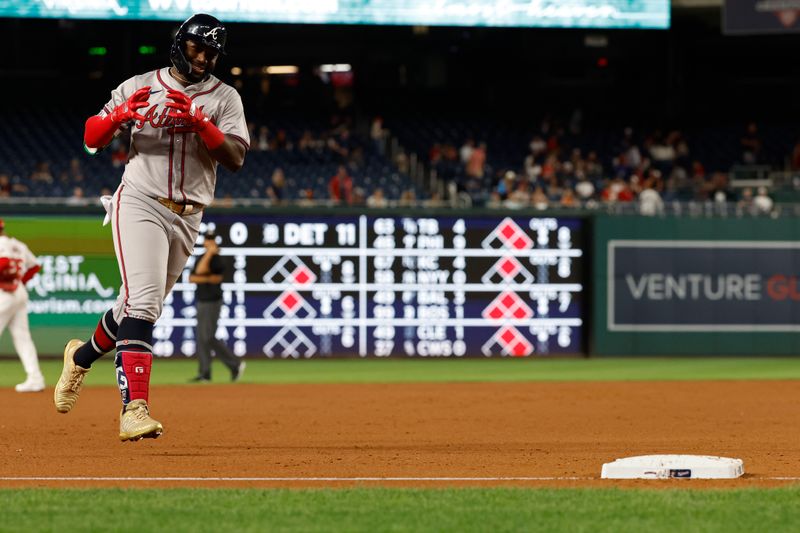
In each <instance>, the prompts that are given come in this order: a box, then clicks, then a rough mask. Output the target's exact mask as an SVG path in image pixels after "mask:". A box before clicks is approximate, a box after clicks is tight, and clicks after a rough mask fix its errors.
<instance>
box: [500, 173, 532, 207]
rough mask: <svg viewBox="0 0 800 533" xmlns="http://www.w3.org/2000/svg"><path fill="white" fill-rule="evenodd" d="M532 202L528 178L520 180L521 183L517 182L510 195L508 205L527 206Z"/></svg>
mask: <svg viewBox="0 0 800 533" xmlns="http://www.w3.org/2000/svg"><path fill="white" fill-rule="evenodd" d="M530 203H531V190H530V182H529V181H528V180H519V183H517V186H516V187H515V188H514V191H513V192H512V193H511V195H510V196H509V198H508V201H507V202H506V205H507V206H508V207H527V206H528V204H530Z"/></svg>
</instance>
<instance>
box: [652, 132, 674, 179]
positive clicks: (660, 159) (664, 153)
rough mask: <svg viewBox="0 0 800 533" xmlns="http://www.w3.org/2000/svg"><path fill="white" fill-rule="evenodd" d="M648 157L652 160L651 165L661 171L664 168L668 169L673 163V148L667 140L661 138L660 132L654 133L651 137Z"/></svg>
mask: <svg viewBox="0 0 800 533" xmlns="http://www.w3.org/2000/svg"><path fill="white" fill-rule="evenodd" d="M650 157H651V158H652V159H653V164H654V165H656V166H657V167H658V168H659V169H661V170H662V171H663V170H664V169H665V168H667V169H668V168H670V167H671V166H672V164H673V163H674V161H675V157H676V153H675V147H674V146H672V145H671V144H670V143H669V140H668V139H664V138H663V137H662V135H661V132H656V134H655V135H654V136H653V143H652V144H651V145H650Z"/></svg>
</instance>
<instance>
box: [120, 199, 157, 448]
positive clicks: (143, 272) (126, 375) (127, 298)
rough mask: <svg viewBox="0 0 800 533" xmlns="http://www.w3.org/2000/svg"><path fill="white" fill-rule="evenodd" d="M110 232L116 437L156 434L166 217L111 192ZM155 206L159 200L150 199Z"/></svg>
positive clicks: (147, 205) (142, 202) (139, 201)
mask: <svg viewBox="0 0 800 533" xmlns="http://www.w3.org/2000/svg"><path fill="white" fill-rule="evenodd" d="M117 194H118V195H120V196H121V198H118V199H117V204H116V206H115V212H114V217H115V220H114V225H113V227H112V233H113V236H114V246H115V250H116V252H117V261H118V262H119V265H120V274H121V276H122V289H121V290H120V295H121V296H122V298H121V299H120V300H118V301H117V305H116V306H115V308H114V318H115V321H116V322H117V323H119V329H118V330H117V341H116V348H117V356H116V357H115V360H114V363H115V365H116V368H117V385H118V386H119V390H120V395H121V396H122V410H121V412H120V430H119V438H120V440H123V441H127V440H139V439H142V438H156V437H158V436H160V435H161V433H162V432H163V426H162V425H161V423H160V422H158V421H157V420H155V419H153V418H152V417H151V416H150V407H149V404H148V402H149V392H150V371H151V368H152V364H153V325H154V324H155V322H156V320H157V319H158V317H159V316H160V315H161V309H162V306H163V302H164V295H165V293H164V280H165V279H166V277H167V265H168V261H169V254H170V233H171V231H170V228H169V223H170V220H169V218H168V217H167V216H166V215H164V214H163V212H162V211H161V210H160V209H156V208H154V206H153V205H152V204H153V203H155V201H153V200H151V199H147V198H141V197H139V196H136V195H134V194H126V192H125V191H124V187H121V188H120V190H119V191H118V192H117ZM156 205H159V207H160V204H156Z"/></svg>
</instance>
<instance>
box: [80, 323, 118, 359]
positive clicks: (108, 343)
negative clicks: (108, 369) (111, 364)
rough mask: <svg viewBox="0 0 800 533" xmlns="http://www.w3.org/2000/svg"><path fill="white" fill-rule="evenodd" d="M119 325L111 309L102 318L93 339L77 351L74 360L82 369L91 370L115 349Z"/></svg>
mask: <svg viewBox="0 0 800 533" xmlns="http://www.w3.org/2000/svg"><path fill="white" fill-rule="evenodd" d="M118 329H119V324H117V322H116V320H114V310H113V309H109V310H108V311H106V312H105V314H103V316H101V317H100V320H99V321H98V322H97V327H95V329H94V333H93V334H92V337H91V339H89V340H88V341H87V342H85V343H83V344H82V345H81V346H80V348H78V349H77V350H75V354H74V355H73V360H74V361H75V364H77V365H78V366H80V367H82V368H91V366H92V363H94V362H95V361H97V360H98V359H100V358H101V357H103V356H104V355H105V354H107V353H108V352H110V351H111V350H113V349H114V345H115V344H116V342H117V330H118Z"/></svg>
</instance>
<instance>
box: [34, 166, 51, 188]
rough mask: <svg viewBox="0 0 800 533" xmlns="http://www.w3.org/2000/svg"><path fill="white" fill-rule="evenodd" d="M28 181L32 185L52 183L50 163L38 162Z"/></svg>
mask: <svg viewBox="0 0 800 533" xmlns="http://www.w3.org/2000/svg"><path fill="white" fill-rule="evenodd" d="M30 180H31V182H33V183H45V184H48V185H50V184H52V183H53V174H52V173H51V172H50V163H49V162H47V161H40V162H39V163H37V164H36V168H35V170H34V171H33V172H32V173H31V175H30Z"/></svg>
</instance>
